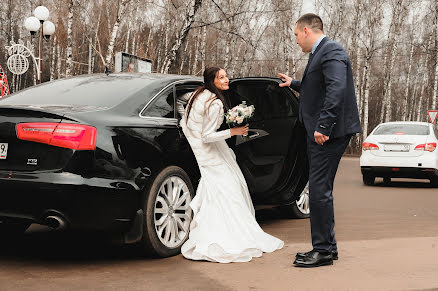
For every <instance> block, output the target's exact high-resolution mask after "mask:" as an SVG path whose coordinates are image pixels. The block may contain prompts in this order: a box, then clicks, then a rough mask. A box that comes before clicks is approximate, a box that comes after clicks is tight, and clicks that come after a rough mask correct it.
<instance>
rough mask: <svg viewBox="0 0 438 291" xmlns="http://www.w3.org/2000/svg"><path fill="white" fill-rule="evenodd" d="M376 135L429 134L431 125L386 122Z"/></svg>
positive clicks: (377, 130)
mask: <svg viewBox="0 0 438 291" xmlns="http://www.w3.org/2000/svg"><path fill="white" fill-rule="evenodd" d="M374 135H429V127H428V126H427V125H421V124H385V125H381V126H379V127H378V128H377V129H376V131H375V132H374Z"/></svg>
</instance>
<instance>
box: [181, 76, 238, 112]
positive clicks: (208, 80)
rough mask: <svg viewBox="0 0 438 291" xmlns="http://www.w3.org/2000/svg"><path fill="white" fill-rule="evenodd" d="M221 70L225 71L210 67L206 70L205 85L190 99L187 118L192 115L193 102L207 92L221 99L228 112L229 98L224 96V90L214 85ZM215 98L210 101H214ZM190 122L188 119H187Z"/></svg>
mask: <svg viewBox="0 0 438 291" xmlns="http://www.w3.org/2000/svg"><path fill="white" fill-rule="evenodd" d="M220 70H223V69H222V68H219V67H209V68H206V69H205V70H204V73H203V75H204V85H203V86H201V87H199V88H198V89H196V91H195V93H194V94H193V96H192V97H191V98H190V100H189V104H188V105H187V117H189V114H190V110H192V106H193V102H195V100H196V98H198V96H199V95H200V94H201V93H202V92H203V91H204V90H205V89H207V90H209V91H210V92H212V93H214V94H215V95H216V98H219V99H220V100H221V101H222V104H223V105H224V107H225V110H228V109H229V108H230V104H229V102H228V98H226V97H225V96H224V94H223V93H222V90H219V89H218V88H217V87H216V86H215V85H214V79H215V78H216V76H217V74H218V72H219V71H220ZM216 98H213V99H211V100H209V101H213V100H214V99H216ZM187 120H188V118H187Z"/></svg>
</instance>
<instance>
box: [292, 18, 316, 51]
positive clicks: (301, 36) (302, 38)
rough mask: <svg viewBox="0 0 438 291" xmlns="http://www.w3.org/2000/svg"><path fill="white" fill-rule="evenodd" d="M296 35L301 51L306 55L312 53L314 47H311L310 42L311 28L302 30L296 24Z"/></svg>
mask: <svg viewBox="0 0 438 291" xmlns="http://www.w3.org/2000/svg"><path fill="white" fill-rule="evenodd" d="M294 34H295V37H296V39H297V44H298V45H299V46H300V47H301V50H302V51H303V52H305V53H309V52H311V51H312V45H310V41H309V28H307V27H303V28H300V27H299V26H298V23H297V24H295V30H294Z"/></svg>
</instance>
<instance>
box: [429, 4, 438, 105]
mask: <svg viewBox="0 0 438 291" xmlns="http://www.w3.org/2000/svg"><path fill="white" fill-rule="evenodd" d="M437 98H438V1H437V0H435V76H434V82H433V95H432V106H431V108H430V109H432V110H436V109H437V107H436V102H437Z"/></svg>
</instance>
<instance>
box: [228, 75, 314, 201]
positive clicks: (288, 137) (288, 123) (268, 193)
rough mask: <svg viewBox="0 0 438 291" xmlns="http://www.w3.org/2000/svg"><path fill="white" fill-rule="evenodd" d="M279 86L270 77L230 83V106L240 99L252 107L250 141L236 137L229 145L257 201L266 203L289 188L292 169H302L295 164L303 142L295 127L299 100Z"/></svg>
mask: <svg viewBox="0 0 438 291" xmlns="http://www.w3.org/2000/svg"><path fill="white" fill-rule="evenodd" d="M279 83H280V80H278V79H270V78H243V79H234V80H232V81H231V82H230V100H231V103H232V106H235V105H237V104H240V103H241V102H242V101H243V100H245V101H246V102H247V104H248V105H254V106H255V113H254V116H253V118H252V119H251V120H250V122H249V127H250V131H249V134H248V136H249V139H248V140H242V139H241V137H237V138H236V139H235V140H233V141H231V143H230V146H231V147H232V148H233V149H234V151H235V153H236V156H237V160H238V163H239V165H240V167H241V169H242V172H243V174H244V175H245V178H246V181H247V183H248V187H249V190H250V192H251V193H252V196H253V199H255V200H256V202H257V200H264V201H266V200H267V199H268V200H269V199H270V198H273V197H272V195H275V193H278V195H281V193H282V192H283V190H284V189H285V188H286V187H288V185H289V187H290V183H289V182H290V178H291V173H292V171H293V169H294V168H295V169H296V168H299V167H303V169H304V165H301V166H300V165H297V164H296V161H297V155H298V154H299V153H300V151H302V149H303V144H304V142H305V141H304V135H303V134H302V130H298V127H299V126H297V121H298V99H297V98H296V96H295V95H294V93H293V92H292V91H291V90H290V89H289V88H281V87H279V86H278V85H279ZM301 155H302V152H301ZM304 156H305V154H304ZM296 183H297V182H295V184H296ZM295 187H296V185H295ZM270 200H272V199H270ZM258 202H259V203H260V201H258Z"/></svg>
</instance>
